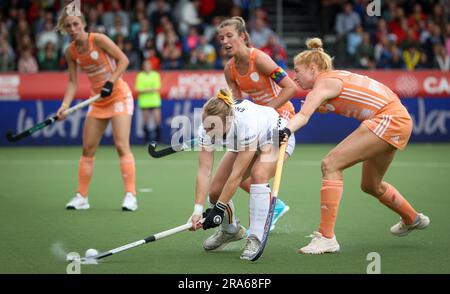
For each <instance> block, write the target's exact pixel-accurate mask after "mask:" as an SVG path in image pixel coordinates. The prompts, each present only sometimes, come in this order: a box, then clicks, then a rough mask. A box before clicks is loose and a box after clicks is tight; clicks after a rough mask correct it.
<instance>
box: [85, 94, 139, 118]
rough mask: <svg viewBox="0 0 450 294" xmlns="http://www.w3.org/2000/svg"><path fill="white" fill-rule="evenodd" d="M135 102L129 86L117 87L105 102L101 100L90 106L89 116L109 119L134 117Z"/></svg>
mask: <svg viewBox="0 0 450 294" xmlns="http://www.w3.org/2000/svg"><path fill="white" fill-rule="evenodd" d="M133 112H134V100H133V94H132V93H131V91H130V89H129V88H128V86H126V87H117V88H116V89H114V90H113V92H112V94H111V96H109V97H106V99H105V100H103V99H99V100H97V101H96V102H94V103H92V104H91V105H90V106H89V109H88V113H87V116H88V117H94V118H99V119H108V118H111V117H113V116H116V115H124V114H126V115H133Z"/></svg>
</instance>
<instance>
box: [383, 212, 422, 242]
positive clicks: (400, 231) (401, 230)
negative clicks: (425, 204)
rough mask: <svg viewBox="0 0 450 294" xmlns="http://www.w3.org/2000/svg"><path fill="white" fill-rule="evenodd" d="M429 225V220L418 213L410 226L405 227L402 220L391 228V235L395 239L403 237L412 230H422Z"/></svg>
mask: <svg viewBox="0 0 450 294" xmlns="http://www.w3.org/2000/svg"><path fill="white" fill-rule="evenodd" d="M429 224H430V218H429V217H428V216H426V215H424V214H423V213H418V214H417V217H416V220H415V221H414V222H413V223H412V224H410V225H407V224H405V223H404V222H403V220H402V219H400V221H399V222H398V223H396V224H395V225H393V226H392V227H391V233H392V234H394V235H395V236H397V237H403V236H406V235H408V234H409V232H411V231H412V230H415V229H417V230H423V229H425V228H426V227H428V225H429Z"/></svg>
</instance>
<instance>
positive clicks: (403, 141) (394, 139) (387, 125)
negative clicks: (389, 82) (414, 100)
mask: <svg viewBox="0 0 450 294" xmlns="http://www.w3.org/2000/svg"><path fill="white" fill-rule="evenodd" d="M362 123H363V124H365V125H366V126H367V127H368V128H369V129H370V130H371V131H372V132H373V133H374V134H375V135H376V136H378V137H379V138H381V139H382V140H384V141H386V142H387V143H388V144H390V145H392V146H394V147H395V148H397V149H400V150H403V149H405V147H406V145H407V144H408V141H409V138H410V137H411V133H412V128H413V123H412V119H411V116H410V115H409V113H408V111H407V110H406V108H405V107H404V106H403V105H402V104H401V102H400V101H398V102H392V103H390V104H388V105H386V106H385V107H384V108H383V109H382V110H381V111H380V112H379V113H377V114H376V115H375V116H374V117H372V118H371V119H367V120H365V121H363V122H362Z"/></svg>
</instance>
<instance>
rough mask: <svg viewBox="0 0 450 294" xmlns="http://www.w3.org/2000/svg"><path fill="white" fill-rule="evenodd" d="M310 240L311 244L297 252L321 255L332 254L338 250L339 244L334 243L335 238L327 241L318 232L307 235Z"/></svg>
mask: <svg viewBox="0 0 450 294" xmlns="http://www.w3.org/2000/svg"><path fill="white" fill-rule="evenodd" d="M309 237H311V238H312V240H311V242H310V243H309V244H308V245H306V246H305V247H302V248H300V249H299V250H298V252H299V253H303V254H322V253H334V252H338V251H339V250H340V246H339V243H338V242H337V241H336V236H333V238H331V239H329V238H326V237H324V236H323V235H322V234H321V233H319V232H313V233H312V235H309Z"/></svg>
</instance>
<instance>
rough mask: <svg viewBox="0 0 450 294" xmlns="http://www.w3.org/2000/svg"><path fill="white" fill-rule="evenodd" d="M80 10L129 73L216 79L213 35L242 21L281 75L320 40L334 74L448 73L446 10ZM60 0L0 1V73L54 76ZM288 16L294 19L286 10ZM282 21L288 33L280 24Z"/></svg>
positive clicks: (240, 2) (64, 39)
mask: <svg viewBox="0 0 450 294" xmlns="http://www.w3.org/2000/svg"><path fill="white" fill-rule="evenodd" d="M375 1H376V2H377V3H378V4H379V5H380V7H381V13H380V15H379V16H369V15H368V14H367V10H366V8H367V5H369V4H370V3H372V2H373V1H368V0H355V1H342V0H321V1H300V0H254V1H252V0H136V1H132V0H110V1H106V0H81V8H82V12H83V13H84V15H85V17H86V21H87V31H89V32H100V33H104V34H107V35H108V36H109V37H110V38H111V39H112V40H114V42H116V43H117V44H118V46H119V47H120V48H121V49H122V50H123V51H124V52H125V54H126V55H127V56H128V58H129V60H130V65H129V68H128V69H129V70H139V69H140V68H141V64H142V63H143V61H145V60H149V61H150V62H151V64H152V66H153V68H154V69H156V70H181V69H203V70H205V69H223V66H224V64H225V62H226V56H225V54H224V51H223V50H222V49H221V48H220V45H219V43H218V40H217V39H216V27H217V25H218V24H219V23H220V22H221V21H222V20H223V19H225V18H228V17H231V16H242V17H243V18H244V19H245V20H246V22H247V30H248V31H249V33H250V37H251V41H252V45H253V46H254V47H257V48H260V49H262V50H263V51H265V52H266V53H267V54H269V55H270V56H271V57H272V58H273V59H274V60H275V61H276V62H277V63H278V64H279V65H280V66H281V67H283V68H286V67H288V66H291V63H292V58H293V56H294V55H295V54H296V53H297V52H298V51H299V50H301V49H303V48H304V47H302V46H304V41H305V39H306V38H307V37H315V36H319V37H322V38H324V41H325V45H326V50H327V51H329V52H330V53H331V54H332V55H334V56H336V58H335V63H336V67H338V68H361V69H405V70H417V69H437V70H441V71H449V69H450V57H449V56H450V22H449V15H450V14H449V10H450V0H435V1H431V0H423V1H420V0H414V1H381V0H375ZM66 2H70V1H62V0H35V1H32V0H28V1H27V0H9V1H7V0H1V1H0V72H11V71H18V72H21V73H35V72H39V71H59V70H64V69H65V68H66V67H67V65H66V63H65V60H64V58H63V52H64V50H65V48H66V47H67V46H68V44H69V43H70V39H69V37H68V36H63V35H60V34H58V33H57V32H56V30H55V26H56V21H57V17H58V12H59V11H60V9H61V7H63V5H64V4H65V3H66ZM296 9H297V10H296ZM289 21H291V23H289Z"/></svg>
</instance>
